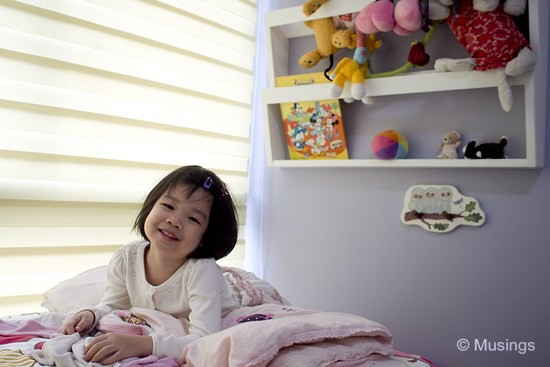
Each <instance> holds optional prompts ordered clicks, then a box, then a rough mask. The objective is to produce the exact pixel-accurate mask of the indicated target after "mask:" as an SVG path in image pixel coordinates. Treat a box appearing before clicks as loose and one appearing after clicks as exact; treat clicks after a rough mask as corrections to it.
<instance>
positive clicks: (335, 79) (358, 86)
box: [328, 34, 382, 104]
mask: <svg viewBox="0 0 550 367" xmlns="http://www.w3.org/2000/svg"><path fill="white" fill-rule="evenodd" d="M381 46H382V41H381V40H379V39H377V38H376V35H374V34H370V35H369V36H368V37H367V38H366V42H365V48H366V49H367V50H368V52H369V54H371V55H372V54H374V53H375V52H376V51H377V50H378V49H379V48H380V47H381ZM368 69H369V64H368V62H365V63H364V64H359V63H358V62H357V61H356V60H354V59H351V58H349V57H345V58H343V59H342V60H340V62H339V63H338V65H336V68H335V69H334V71H333V72H332V73H331V80H332V84H331V85H330V86H329V89H328V93H329V95H330V96H331V97H333V98H339V97H340V96H341V95H342V91H343V90H344V86H345V84H346V82H348V81H349V82H350V83H351V90H350V92H351V96H352V99H347V98H344V101H346V102H352V101H353V100H361V101H362V102H363V103H365V104H373V103H374V99H373V98H371V97H367V96H366V94H367V89H366V87H365V83H364V76H365V75H367V74H368Z"/></svg>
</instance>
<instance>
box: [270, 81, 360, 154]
mask: <svg viewBox="0 0 550 367" xmlns="http://www.w3.org/2000/svg"><path fill="white" fill-rule="evenodd" d="M328 82H329V80H328V79H327V78H326V77H325V75H324V73H322V72H319V73H310V74H299V75H289V76H282V77H277V78H276V80H275V85H276V86H277V87H290V86H299V85H308V84H318V83H328ZM281 114H282V119H283V125H284V130H285V137H286V142H287V145H288V151H289V155H290V159H348V158H349V156H348V148H347V144H346V137H345V134H344V124H343V121H342V112H341V110H340V101H339V100H338V99H326V100H312V101H296V102H287V103H281Z"/></svg>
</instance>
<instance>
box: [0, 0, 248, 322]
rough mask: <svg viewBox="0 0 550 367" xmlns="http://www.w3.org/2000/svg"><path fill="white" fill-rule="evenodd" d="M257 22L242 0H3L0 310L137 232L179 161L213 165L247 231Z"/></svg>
mask: <svg viewBox="0 0 550 367" xmlns="http://www.w3.org/2000/svg"><path fill="white" fill-rule="evenodd" d="M255 27H256V3H255V1H252V0H227V1H217V0H204V1H196V0H117V1H111V0H56V1H42V0H19V1H2V2H0V168H1V172H0V281H1V282H2V287H1V290H0V316H3V315H8V314H14V313H21V312H33V311H41V310H43V309H42V308H41V307H40V302H41V299H42V296H41V295H42V294H43V293H44V292H45V291H46V290H48V289H49V288H51V287H52V286H54V285H55V284H57V283H59V282H60V281H62V280H64V279H67V278H70V277H73V276H74V275H76V274H78V273H79V272H81V271H84V270H87V269H90V268H93V267H96V266H100V265H104V264H106V263H107V262H108V260H109V258H110V257H111V255H112V253H113V252H114V251H116V249H117V248H119V247H120V246H121V245H123V244H124V243H126V242H128V241H130V240H133V239H134V238H137V235H136V234H135V233H133V232H132V231H131V227H132V225H133V221H134V219H135V216H136V214H137V212H138V210H139V207H140V204H141V202H142V201H143V199H144V197H145V196H146V195H147V193H148V191H149V190H150V189H151V188H152V186H153V185H154V184H155V183H156V182H157V181H158V180H159V179H160V178H162V177H163V176H164V175H165V174H167V173H168V172H170V171H171V170H173V169H174V168H176V167H178V166H181V165H186V164H200V165H202V166H204V167H207V168H210V169H212V170H214V171H216V172H217V173H219V175H220V176H221V177H222V179H224V180H225V181H226V182H227V183H228V185H229V187H230V189H231V191H232V192H233V194H234V196H235V198H236V201H237V206H238V210H239V215H240V220H241V223H240V224H241V226H240V227H241V228H240V234H242V233H244V230H243V226H244V219H245V217H246V215H245V210H246V209H245V205H246V188H247V177H248V156H249V133H250V120H251V99H252V85H253V60H254V52H255V36H254V35H255ZM243 258H244V242H243V236H242V235H240V236H239V242H238V245H237V247H236V249H235V250H234V251H233V252H232V253H231V254H230V255H229V256H228V257H227V258H226V259H223V260H221V261H220V263H222V264H224V265H230V266H242V260H243Z"/></svg>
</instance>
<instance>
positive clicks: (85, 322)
mask: <svg viewBox="0 0 550 367" xmlns="http://www.w3.org/2000/svg"><path fill="white" fill-rule="evenodd" d="M94 323H95V314H94V313H93V312H92V311H91V310H83V311H80V312H78V313H76V314H74V315H72V316H69V317H67V319H66V320H65V322H64V323H63V326H62V327H61V329H59V333H61V334H67V335H70V334H74V333H81V334H82V333H86V332H88V331H90V330H91V329H92V328H93V327H94Z"/></svg>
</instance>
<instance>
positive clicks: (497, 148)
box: [462, 136, 508, 159]
mask: <svg viewBox="0 0 550 367" xmlns="http://www.w3.org/2000/svg"><path fill="white" fill-rule="evenodd" d="M507 143H508V139H507V138H506V137H505V136H503V137H501V138H500V141H499V142H498V143H484V144H480V145H477V140H472V141H471V142H469V143H468V144H466V145H465V146H464V148H463V149H462V152H463V153H464V159H502V158H506V156H505V155H504V147H505V146H506V144H507Z"/></svg>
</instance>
